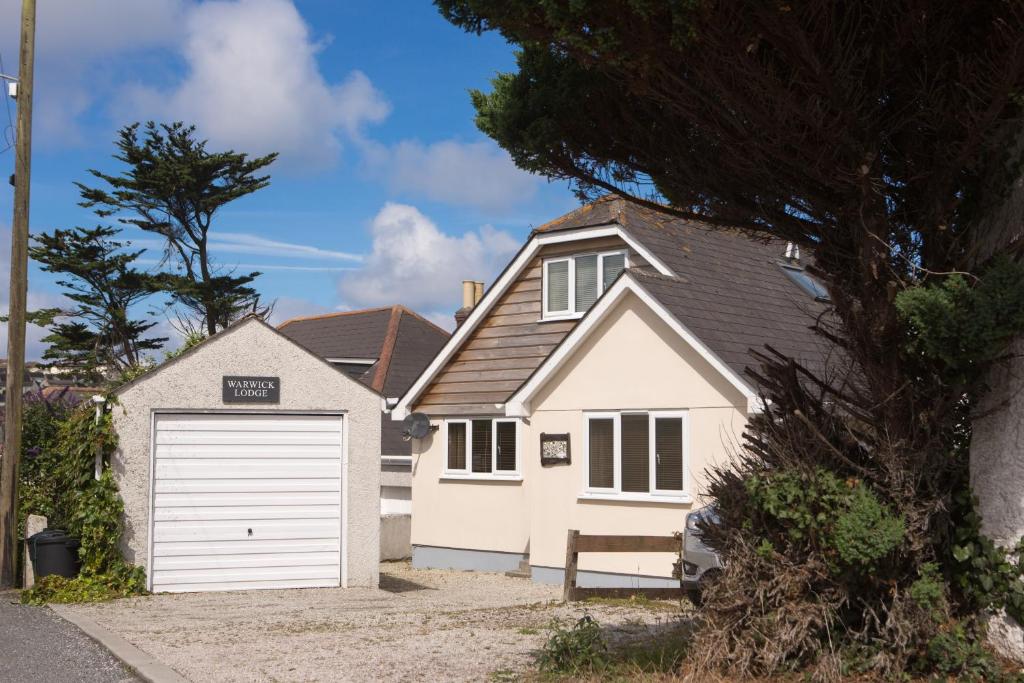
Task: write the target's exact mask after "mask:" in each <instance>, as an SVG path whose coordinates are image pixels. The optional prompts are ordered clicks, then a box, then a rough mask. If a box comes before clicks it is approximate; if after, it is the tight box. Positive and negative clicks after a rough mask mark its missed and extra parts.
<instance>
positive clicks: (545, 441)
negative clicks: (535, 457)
mask: <svg viewBox="0 0 1024 683" xmlns="http://www.w3.org/2000/svg"><path fill="white" fill-rule="evenodd" d="M570 462H571V459H570V453H569V435H568V434H541V435H540V464H541V465H568V464H569V463H570Z"/></svg>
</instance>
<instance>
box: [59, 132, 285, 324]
mask: <svg viewBox="0 0 1024 683" xmlns="http://www.w3.org/2000/svg"><path fill="white" fill-rule="evenodd" d="M116 144H117V149H118V152H117V154H115V155H114V158H115V159H117V160H118V161H121V162H122V163H124V164H126V165H127V169H125V170H124V171H123V172H122V173H120V174H118V175H112V174H108V173H103V172H101V171H98V170H90V173H92V175H94V176H95V177H96V178H99V179H100V180H102V181H103V182H104V183H105V184H106V185H107V188H105V189H104V188H97V187H89V186H87V185H85V184H83V183H78V187H79V189H80V191H81V195H82V206H84V207H87V208H92V209H94V210H95V212H96V213H97V214H98V215H99V216H101V217H108V216H116V218H117V220H118V221H120V222H121V223H124V224H127V225H134V226H136V227H138V228H140V229H142V230H145V231H147V232H151V233H155V234H157V235H160V236H161V237H162V238H163V239H164V240H165V246H166V251H165V262H166V263H169V264H171V265H173V266H174V269H173V270H172V271H171V272H168V273H165V274H164V275H163V276H162V280H161V282H162V287H163V288H165V289H166V290H167V291H168V292H169V293H170V294H171V296H172V298H173V300H174V301H175V302H176V303H177V304H180V305H181V306H182V307H183V308H184V309H185V311H186V312H187V314H188V315H191V316H192V319H193V320H194V321H195V322H197V323H198V327H199V329H200V330H201V331H202V332H203V333H204V334H207V335H213V334H216V333H217V331H218V330H221V329H223V328H224V327H226V326H227V325H228V324H230V323H231V321H232V320H234V319H236V318H237V317H239V316H240V315H242V314H244V313H248V312H257V313H266V311H267V309H266V308H261V307H260V304H259V295H258V293H257V292H256V290H255V289H254V288H253V287H251V286H250V285H251V284H252V282H253V281H254V280H255V279H256V277H257V276H258V275H259V273H248V274H244V275H236V274H234V273H233V272H229V271H224V270H223V269H221V268H218V266H217V265H216V264H215V263H214V261H213V258H212V255H211V254H210V248H209V238H210V230H211V229H212V227H213V218H214V216H215V215H216V213H217V211H219V210H220V209H221V208H222V207H224V206H225V205H227V204H228V203H230V202H232V201H234V200H236V199H238V198H240V197H244V196H246V195H248V194H252V193H253V192H256V191H257V190H260V189H262V188H264V187H266V186H267V185H269V184H270V176H267V175H258V174H259V173H260V171H261V170H262V169H264V168H266V167H267V166H269V165H270V164H271V163H272V162H273V161H274V159H276V158H277V155H276V154H270V155H267V156H263V157H256V158H252V159H250V158H249V157H248V156H247V155H246V154H243V153H237V152H234V151H226V152H211V151H209V150H208V149H207V147H206V145H207V143H206V141H205V140H199V139H197V137H196V129H195V126H186V125H184V124H183V123H180V122H178V123H173V124H160V125H158V124H156V123H154V122H152V121H150V122H149V123H147V124H146V126H145V129H144V130H142V131H140V126H139V124H137V123H136V124H133V125H130V126H125V127H124V128H123V129H121V131H120V135H119V138H118V140H117V143H116Z"/></svg>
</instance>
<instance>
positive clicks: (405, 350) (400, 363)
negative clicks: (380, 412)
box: [278, 305, 450, 455]
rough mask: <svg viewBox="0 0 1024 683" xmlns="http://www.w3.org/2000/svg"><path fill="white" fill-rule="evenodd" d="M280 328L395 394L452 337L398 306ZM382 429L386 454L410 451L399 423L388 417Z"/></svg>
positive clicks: (371, 384) (386, 393) (332, 315)
mask: <svg viewBox="0 0 1024 683" xmlns="http://www.w3.org/2000/svg"><path fill="white" fill-rule="evenodd" d="M278 329H279V330H280V332H281V333H282V334H284V335H285V336H286V337H288V338H289V339H291V340H293V341H294V342H296V343H298V344H300V345H301V346H303V347H305V348H307V349H309V350H310V351H312V352H313V353H315V354H317V355H319V356H320V357H321V358H323V359H325V360H328V361H331V362H332V363H333V364H335V365H336V366H338V367H341V368H342V369H343V370H344V371H345V372H347V373H348V374H349V375H350V376H352V377H354V378H355V379H357V380H359V381H360V382H362V383H363V384H365V385H366V386H368V387H370V388H372V389H373V390H374V391H377V392H379V393H381V394H383V395H384V396H387V397H392V398H394V397H398V396H401V395H402V394H404V393H405V392H406V390H408V388H409V387H410V386H411V385H412V383H413V382H414V381H415V380H416V378H417V377H419V375H420V373H422V372H423V370H424V368H426V367H427V365H428V364H429V363H430V361H431V359H433V358H434V356H435V355H437V352H438V351H439V350H440V349H441V347H443V346H444V345H445V342H447V341H448V338H449V336H450V335H449V333H448V332H446V331H445V330H443V329H441V328H440V327H438V326H437V325H435V324H434V323H432V322H430V321H429V320H427V319H426V318H423V317H422V316H420V315H419V314H417V313H415V312H413V311H411V310H409V309H408V308H406V307H404V306H397V305H396V306H388V307H384V308H371V309H367V310H361V311H344V312H340V313H328V314H325V315H315V316H309V317H304V318H292V319H291V320H288V321H285V322H283V323H281V325H280V326H279V327H278ZM353 361H360V362H353ZM366 361H372V362H369V363H367V362H366ZM381 427H382V428H381V452H382V453H383V454H384V455H409V454H410V452H411V451H410V444H409V442H408V441H405V440H404V439H403V438H402V428H401V425H400V424H398V423H395V422H393V421H392V420H390V419H387V416H384V422H383V423H382V425H381Z"/></svg>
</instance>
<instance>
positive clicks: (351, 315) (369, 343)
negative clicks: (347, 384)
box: [277, 306, 394, 358]
mask: <svg viewBox="0 0 1024 683" xmlns="http://www.w3.org/2000/svg"><path fill="white" fill-rule="evenodd" d="M393 308H394V307H392V306H388V307H386V308H371V309H367V310H364V311H344V312H342V313H328V314H327V315H315V316H310V317H308V318H292V319H291V320H287V321H285V322H283V323H281V324H280V325H278V328H277V329H279V330H281V332H283V333H284V334H285V336H287V337H290V338H291V339H294V340H295V341H296V342H298V343H299V344H302V345H303V346H305V347H306V348H307V349H309V350H310V351H312V352H313V353H315V354H317V355H318V356H321V357H322V358H380V351H381V348H383V346H384V339H385V337H386V336H387V333H388V323H389V322H390V321H391V315H392V310H393Z"/></svg>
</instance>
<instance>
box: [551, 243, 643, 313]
mask: <svg viewBox="0 0 1024 683" xmlns="http://www.w3.org/2000/svg"><path fill="white" fill-rule="evenodd" d="M626 267H627V262H626V252H625V251H621V250H620V251H605V252H595V253H590V254H574V255H572V256H556V257H552V258H549V259H545V260H544V272H543V284H542V288H541V289H542V292H541V294H542V296H543V298H544V306H543V311H544V319H545V320H551V319H556V320H557V319H560V318H578V317H580V316H582V315H583V314H584V313H586V312H587V310H589V309H590V307H591V306H593V305H594V302H595V301H597V298H598V297H599V296H601V294H602V293H604V290H606V289H607V288H608V287H609V286H610V285H611V284H612V283H613V282H615V278H617V277H618V276H619V273H621V272H622V271H623V270H624V269H625V268H626Z"/></svg>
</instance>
